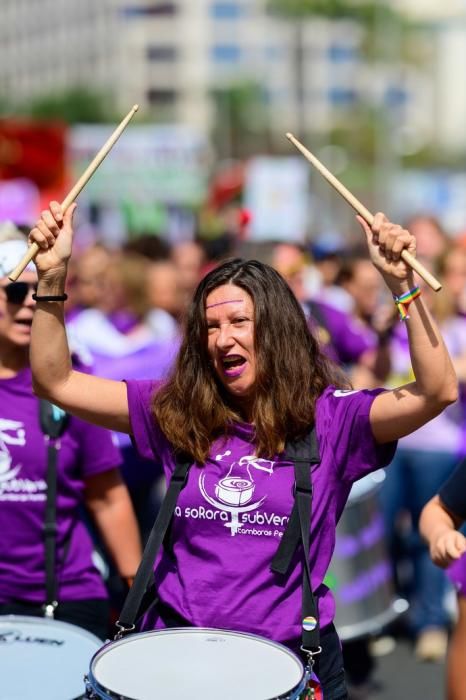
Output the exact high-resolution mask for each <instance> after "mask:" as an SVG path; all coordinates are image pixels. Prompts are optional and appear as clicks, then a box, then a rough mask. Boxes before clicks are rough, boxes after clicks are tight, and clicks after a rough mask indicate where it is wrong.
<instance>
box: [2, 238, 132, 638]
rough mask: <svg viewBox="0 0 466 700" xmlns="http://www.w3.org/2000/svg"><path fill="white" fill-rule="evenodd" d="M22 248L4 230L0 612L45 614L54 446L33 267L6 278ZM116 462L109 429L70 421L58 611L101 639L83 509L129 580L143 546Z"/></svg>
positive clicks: (59, 536) (98, 585)
mask: <svg viewBox="0 0 466 700" xmlns="http://www.w3.org/2000/svg"><path fill="white" fill-rule="evenodd" d="M26 251H27V243H26V239H25V237H24V236H22V235H21V234H20V232H17V231H16V232H15V231H13V232H8V235H3V236H2V234H1V233H0V502H1V507H0V531H1V533H2V536H1V538H0V562H1V563H0V615H6V614H16V615H33V616H42V615H44V613H45V609H44V605H45V604H46V602H47V600H46V598H47V588H46V563H45V561H46V557H45V546H44V526H45V515H46V501H47V488H48V485H47V468H48V458H47V455H48V447H47V445H48V442H47V439H46V436H45V435H44V432H43V431H42V429H41V422H40V412H39V400H38V398H37V397H36V396H34V394H33V391H32V377H31V369H30V366H29V358H28V353H29V343H30V338H31V324H32V319H33V316H34V309H35V306H36V303H35V301H34V299H33V292H34V290H35V288H36V287H37V275H36V272H35V270H34V267H33V266H32V265H30V266H29V267H28V269H27V270H26V271H25V272H24V273H23V277H22V279H21V281H20V282H10V281H9V279H8V277H7V274H8V272H10V271H11V269H12V268H13V267H14V266H15V264H16V262H17V260H18V257H21V256H22V255H23V254H24V253H25V252H26ZM119 463H120V455H119V453H118V450H117V449H116V447H115V446H114V444H113V441H112V437H111V434H110V433H109V432H108V431H106V430H103V429H102V428H100V427H98V426H93V425H89V424H87V423H85V422H84V421H83V420H82V419H80V418H78V417H74V416H72V417H70V418H69V421H68V422H67V425H66V427H65V429H64V432H63V434H62V435H61V437H60V445H59V449H58V452H57V496H56V501H55V503H56V516H55V521H56V527H57V532H56V540H55V567H54V574H55V576H54V578H55V581H56V592H57V602H58V606H57V607H56V608H55V611H54V614H53V617H55V619H57V620H62V621H64V622H69V623H72V624H75V625H78V626H80V627H83V628H85V629H87V630H89V631H91V632H93V633H94V634H96V635H97V636H99V637H101V638H103V639H105V638H106V636H107V632H108V627H109V604H108V594H107V590H106V587H105V584H104V582H103V580H102V577H101V574H100V573H99V571H98V570H97V568H96V566H95V565H94V562H93V549H94V548H93V542H92V539H91V537H90V535H89V532H88V529H87V528H86V526H85V524H84V522H83V518H82V517H81V509H82V508H83V506H85V507H86V508H87V509H88V510H89V513H90V515H91V516H92V517H93V520H94V521H95V524H96V526H97V529H98V532H99V533H100V534H101V535H102V539H103V542H104V544H105V545H106V547H107V549H108V552H109V554H110V555H111V556H112V558H113V559H114V561H115V565H116V567H117V570H118V572H119V573H120V574H121V576H122V577H125V578H127V579H130V578H131V577H132V576H133V575H134V573H135V571H136V569H137V567H138V565H139V561H140V556H141V550H140V543H139V535H138V532H137V526H136V520H135V517H134V513H133V510H132V506H131V503H130V500H129V496H128V493H127V490H126V487H125V486H124V484H123V483H122V481H121V478H120V475H119V470H118V465H119ZM129 582H130V581H129V580H128V583H129ZM49 602H50V601H49Z"/></svg>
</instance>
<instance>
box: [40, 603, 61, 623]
mask: <svg viewBox="0 0 466 700" xmlns="http://www.w3.org/2000/svg"><path fill="white" fill-rule="evenodd" d="M57 607H58V601H57V600H52V601H50V602H49V603H44V605H43V606H42V610H43V611H44V617H47V618H48V619H49V620H53V618H54V617H55V610H56V609H57Z"/></svg>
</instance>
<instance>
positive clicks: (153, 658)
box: [86, 627, 308, 700]
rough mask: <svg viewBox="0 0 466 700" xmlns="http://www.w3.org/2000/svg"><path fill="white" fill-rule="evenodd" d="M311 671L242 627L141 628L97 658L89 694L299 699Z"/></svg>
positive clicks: (141, 699)
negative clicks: (235, 629) (149, 630)
mask: <svg viewBox="0 0 466 700" xmlns="http://www.w3.org/2000/svg"><path fill="white" fill-rule="evenodd" d="M307 680H308V678H307V673H306V671H305V669H304V666H303V664H302V663H301V661H300V659H299V658H298V657H297V656H295V655H294V654H293V653H292V652H291V651H290V650H289V649H287V648H286V647H284V646H282V645H281V644H276V643H275V642H271V641H269V640H267V639H263V638H262V637H258V636H255V635H250V634H243V633H241V632H229V631H225V630H217V629H201V628H194V627H182V628H172V629H167V630H160V631H155V632H141V633H139V634H133V635H131V636H129V637H126V638H123V639H120V640H118V641H116V642H111V643H110V644H107V645H105V646H104V647H102V649H100V650H99V651H98V652H97V653H96V654H95V656H94V657H93V659H92V661H91V665H90V671H89V675H88V677H87V679H86V685H87V695H86V697H87V698H101V699H103V700H115V699H116V698H118V700H130V699H131V700H158V699H160V700H162V699H163V700H166V699H167V698H170V700H186V698H193V699H194V698H202V700H218V699H219V698H222V700H238V698H241V700H271V699H272V698H273V699H277V700H278V699H279V698H282V699H283V700H297V699H298V698H299V697H300V696H301V694H302V693H303V692H304V689H305V686H306V683H307Z"/></svg>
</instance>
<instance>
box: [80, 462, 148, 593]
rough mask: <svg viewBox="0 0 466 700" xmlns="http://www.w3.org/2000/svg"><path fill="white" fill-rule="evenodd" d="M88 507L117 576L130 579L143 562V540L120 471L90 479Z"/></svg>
mask: <svg viewBox="0 0 466 700" xmlns="http://www.w3.org/2000/svg"><path fill="white" fill-rule="evenodd" d="M86 506H87V507H88V509H89V512H90V513H91V515H92V518H93V520H94V521H95V523H96V525H97V527H98V530H99V533H100V535H101V537H102V540H103V542H104V544H105V546H106V548H107V551H108V553H109V555H110V556H111V557H112V560H113V562H114V563H115V566H116V568H117V570H118V573H119V574H120V576H121V577H122V578H125V579H131V578H132V577H134V575H135V573H136V571H137V568H138V566H139V563H140V561H141V539H140V535H139V529H138V525H137V522H136V517H135V515H134V510H133V506H132V504H131V499H130V497H129V494H128V490H127V488H126V486H125V484H124V483H123V482H122V481H121V478H120V476H119V472H118V470H111V471H109V472H104V473H103V474H100V475H98V476H95V477H92V478H91V479H90V480H89V482H88V484H87V488H86Z"/></svg>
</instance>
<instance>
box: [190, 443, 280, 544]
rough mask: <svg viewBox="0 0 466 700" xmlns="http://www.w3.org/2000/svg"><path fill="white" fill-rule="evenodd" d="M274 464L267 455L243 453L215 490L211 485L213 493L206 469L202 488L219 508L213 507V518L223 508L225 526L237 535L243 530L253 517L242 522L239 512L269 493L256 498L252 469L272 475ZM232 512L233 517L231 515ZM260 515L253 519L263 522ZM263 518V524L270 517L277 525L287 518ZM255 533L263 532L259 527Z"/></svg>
mask: <svg viewBox="0 0 466 700" xmlns="http://www.w3.org/2000/svg"><path fill="white" fill-rule="evenodd" d="M230 455H231V452H230V451H229V450H228V451H227V452H225V453H224V454H220V455H216V460H217V461H219V462H220V461H222V459H223V458H224V457H228V456H230ZM273 467H274V462H271V461H270V460H267V459H261V458H259V457H255V456H251V455H248V456H245V457H241V458H240V459H239V460H238V461H237V462H233V463H231V464H230V466H229V468H228V471H227V473H226V474H225V476H223V477H222V478H221V479H219V480H218V481H217V482H216V483H215V485H214V489H213V491H212V488H211V489H210V493H209V489H208V487H207V485H206V475H205V472H202V474H201V475H200V477H199V490H200V492H201V494H202V497H203V498H204V499H205V500H206V501H207V503H209V504H210V505H211V506H213V507H214V509H215V510H214V511H210V512H211V513H212V517H211V518H210V519H212V520H215V519H216V517H215V516H216V514H217V513H218V511H220V520H222V521H223V522H224V526H225V527H228V528H230V531H231V535H232V536H234V535H236V534H237V533H238V532H240V533H241V529H242V528H243V527H244V525H245V524H246V523H251V520H250V519H249V518H246V517H243V518H241V522H240V519H239V516H240V515H242V514H245V513H249V512H250V511H253V510H257V509H258V508H260V506H261V505H262V504H263V503H264V501H265V500H266V498H267V496H262V498H259V499H256V500H254V491H255V488H256V484H255V482H254V478H253V475H252V470H254V469H258V470H259V471H264V472H266V473H267V474H270V475H271V474H273ZM198 510H200V509H198ZM228 514H229V516H230V518H231V519H230V518H229V517H228ZM190 515H191V517H193V509H191V511H190ZM198 515H199V514H198ZM257 518H259V514H257V515H256V518H255V519H254V521H253V522H255V523H257V524H259V522H258V520H257ZM261 518H262V520H263V521H264V522H263V523H262V522H261V523H260V524H266V519H269V520H270V523H268V524H272V525H273V524H275V525H276V526H279V525H283V523H282V520H283V518H282V517H280V516H277V515H275V514H271V515H267V514H263V515H261ZM286 520H287V518H286ZM245 534H246V533H245ZM251 534H263V533H262V532H260V531H257V533H251ZM270 534H272V532H270Z"/></svg>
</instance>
